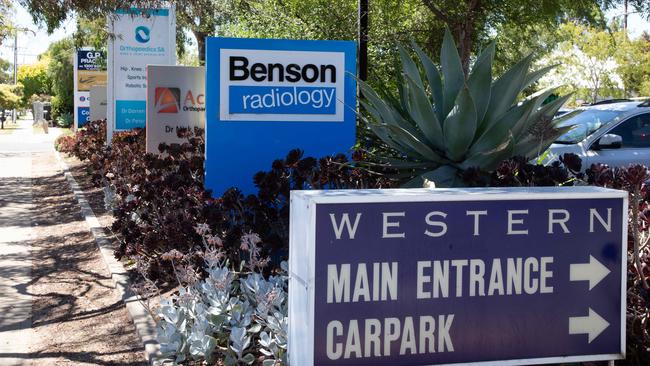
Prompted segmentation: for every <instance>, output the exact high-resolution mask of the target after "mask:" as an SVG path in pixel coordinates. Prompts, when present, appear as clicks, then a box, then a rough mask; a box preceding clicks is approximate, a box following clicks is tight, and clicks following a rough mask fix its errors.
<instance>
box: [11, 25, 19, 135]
mask: <svg viewBox="0 0 650 366" xmlns="http://www.w3.org/2000/svg"><path fill="white" fill-rule="evenodd" d="M16 85H18V29H15V30H14V86H16ZM11 120H12V121H13V123H14V124H16V109H15V108H14V110H13V112H11Z"/></svg>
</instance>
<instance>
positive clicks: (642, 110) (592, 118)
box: [547, 100, 650, 169]
mask: <svg viewBox="0 0 650 366" xmlns="http://www.w3.org/2000/svg"><path fill="white" fill-rule="evenodd" d="M554 122H557V123H558V125H560V126H570V125H575V127H574V128H573V129H572V130H571V131H569V132H567V133H566V134H564V135H562V136H560V138H558V139H557V141H555V143H553V144H552V145H551V147H550V148H549V156H548V157H547V159H549V158H550V160H554V159H556V158H557V157H558V156H561V155H563V154H566V153H574V154H576V155H578V156H579V157H580V158H581V159H582V168H583V169H588V168H589V167H590V166H591V164H596V163H601V164H607V165H609V166H628V165H630V164H643V165H646V166H650V100H649V101H645V102H642V103H640V102H638V101H637V102H622V103H611V104H602V105H594V106H589V107H582V108H578V109H576V110H574V111H572V112H570V113H567V114H565V115H563V116H561V117H559V118H557V119H556V120H555V121H554ZM547 161H548V160H547Z"/></svg>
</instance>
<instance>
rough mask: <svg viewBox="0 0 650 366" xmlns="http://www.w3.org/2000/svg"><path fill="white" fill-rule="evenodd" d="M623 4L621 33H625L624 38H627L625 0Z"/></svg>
mask: <svg viewBox="0 0 650 366" xmlns="http://www.w3.org/2000/svg"><path fill="white" fill-rule="evenodd" d="M623 4H624V5H623V6H624V11H625V13H623V35H625V38H626V39H627V0H625V2H624V3H623Z"/></svg>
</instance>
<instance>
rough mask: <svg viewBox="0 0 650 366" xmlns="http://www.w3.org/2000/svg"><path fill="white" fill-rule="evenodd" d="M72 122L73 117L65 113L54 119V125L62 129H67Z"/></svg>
mask: <svg viewBox="0 0 650 366" xmlns="http://www.w3.org/2000/svg"><path fill="white" fill-rule="evenodd" d="M72 122H74V116H73V115H72V113H70V112H65V113H63V114H60V115H59V116H58V117H56V125H57V126H59V127H63V128H69V127H70V126H72Z"/></svg>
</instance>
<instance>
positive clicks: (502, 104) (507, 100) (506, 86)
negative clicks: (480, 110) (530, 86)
mask: <svg viewBox="0 0 650 366" xmlns="http://www.w3.org/2000/svg"><path fill="white" fill-rule="evenodd" d="M531 60H532V55H529V56H528V57H526V58H524V59H523V60H521V61H519V62H518V63H517V64H516V65H515V66H513V67H512V68H511V69H510V70H508V71H506V72H505V73H504V74H503V75H501V77H500V78H499V79H497V80H496V81H495V82H494V83H493V84H492V91H491V94H492V95H493V97H492V98H490V105H489V107H488V110H487V112H486V114H485V119H484V120H483V123H482V124H481V126H479V131H480V133H483V132H485V131H486V130H487V129H488V128H490V127H492V125H493V124H494V123H496V122H497V121H498V120H499V119H500V118H501V117H502V116H503V114H504V113H506V111H507V110H508V109H510V107H511V106H512V105H514V104H516V101H517V96H518V95H519V93H520V92H521V90H522V86H523V85H524V83H525V81H526V75H527V72H528V68H529V67H530V62H531Z"/></svg>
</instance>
